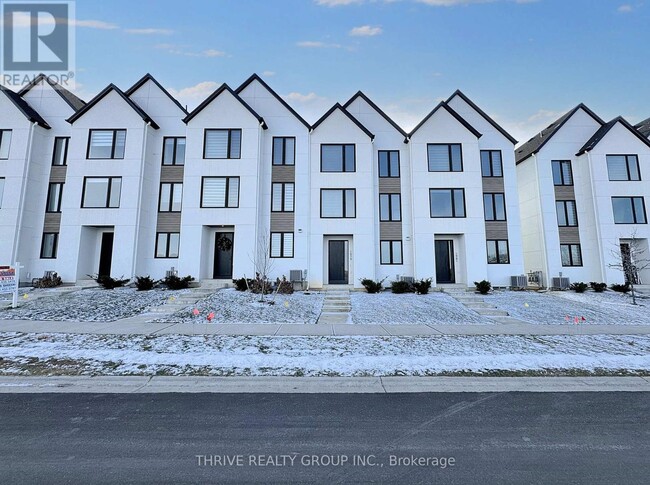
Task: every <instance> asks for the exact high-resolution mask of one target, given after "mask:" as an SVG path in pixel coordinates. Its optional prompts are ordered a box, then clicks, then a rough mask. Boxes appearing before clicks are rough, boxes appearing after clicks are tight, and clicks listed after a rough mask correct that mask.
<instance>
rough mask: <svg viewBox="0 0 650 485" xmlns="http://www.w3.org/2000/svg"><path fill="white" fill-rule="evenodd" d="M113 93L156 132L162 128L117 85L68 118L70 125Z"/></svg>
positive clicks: (111, 86)
mask: <svg viewBox="0 0 650 485" xmlns="http://www.w3.org/2000/svg"><path fill="white" fill-rule="evenodd" d="M111 91H115V92H116V93H117V94H119V95H120V97H121V98H122V99H123V100H124V101H126V103H127V104H128V105H129V106H130V107H131V108H132V109H133V111H135V112H136V113H138V115H140V117H141V118H142V119H143V120H144V121H145V122H147V123H151V126H152V127H153V128H155V129H156V130H157V129H158V128H160V127H159V126H158V124H157V123H156V122H155V121H154V120H153V119H152V118H151V116H149V115H148V114H147V113H146V112H145V111H144V110H143V109H142V108H140V106H138V105H137V104H135V102H133V100H132V99H131V98H129V97H128V96H127V95H126V94H124V92H123V91H122V90H121V89H120V88H118V87H117V86H116V85H115V84H109V85H108V86H106V87H105V88H104V89H102V91H101V92H100V93H99V94H98V95H97V96H95V97H94V98H93V99H91V100H90V101H89V102H88V103H87V104H86V106H84V107H83V108H81V109H80V110H79V111H77V112H76V113H75V114H73V115H72V116H71V117H70V118H68V120H67V121H68V123H70V124H73V123H74V122H75V121H77V120H78V119H79V118H81V117H82V116H83V115H84V114H86V113H87V112H88V111H89V110H91V109H92V108H93V107H94V106H95V105H96V104H97V103H99V102H100V101H101V100H102V99H104V97H105V96H106V95H107V94H108V93H110V92H111Z"/></svg>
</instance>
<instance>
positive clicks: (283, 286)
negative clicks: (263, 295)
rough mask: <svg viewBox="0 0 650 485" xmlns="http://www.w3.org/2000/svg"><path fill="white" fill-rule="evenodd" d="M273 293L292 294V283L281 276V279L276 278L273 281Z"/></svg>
mask: <svg viewBox="0 0 650 485" xmlns="http://www.w3.org/2000/svg"><path fill="white" fill-rule="evenodd" d="M275 291H276V293H279V294H280V295H291V294H293V283H291V281H288V280H287V277H286V276H284V275H283V276H282V279H280V278H277V279H276V280H275Z"/></svg>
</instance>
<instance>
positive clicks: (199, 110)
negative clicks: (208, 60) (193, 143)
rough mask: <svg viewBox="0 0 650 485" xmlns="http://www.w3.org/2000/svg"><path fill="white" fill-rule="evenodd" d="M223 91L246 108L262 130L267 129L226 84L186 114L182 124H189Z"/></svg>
mask: <svg viewBox="0 0 650 485" xmlns="http://www.w3.org/2000/svg"><path fill="white" fill-rule="evenodd" d="M225 91H228V92H229V93H230V94H232V95H233V96H234V97H235V99H236V100H237V101H239V102H240V103H241V104H242V106H243V107H244V108H246V109H247V110H248V111H249V112H250V113H251V114H252V115H253V116H254V117H255V118H257V121H259V122H260V125H262V128H264V129H265V130H266V129H267V128H268V127H267V126H266V122H265V121H264V118H262V117H261V116H260V115H258V114H257V113H256V112H255V110H254V109H253V108H251V107H250V105H249V104H248V103H247V102H246V101H244V100H243V99H241V98H240V97H239V95H238V94H237V93H236V92H234V91H233V90H232V89H230V86H228V85H227V84H226V83H223V84H222V85H221V86H220V87H219V88H218V89H217V90H216V91H215V92H214V93H212V94H211V95H210V96H208V97H207V98H206V99H205V100H204V101H203V102H202V103H201V104H200V105H198V106H197V107H196V108H195V109H194V111H192V112H191V113H190V114H188V115H187V116H186V117H185V118H184V119H183V122H184V123H185V124H187V123H189V121H190V120H191V119H192V118H194V117H195V116H196V115H198V114H199V113H200V112H201V111H203V109H204V108H206V107H207V106H208V105H209V104H210V103H212V101H214V100H215V99H217V98H218V97H219V96H221V94H222V93H224V92H225Z"/></svg>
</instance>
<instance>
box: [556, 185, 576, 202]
mask: <svg viewBox="0 0 650 485" xmlns="http://www.w3.org/2000/svg"><path fill="white" fill-rule="evenodd" d="M575 198H576V192H575V190H574V189H573V185H556V186H555V200H575Z"/></svg>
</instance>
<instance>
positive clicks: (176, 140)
mask: <svg viewBox="0 0 650 485" xmlns="http://www.w3.org/2000/svg"><path fill="white" fill-rule="evenodd" d="M162 164H163V165H185V137H184V136H166V137H165V138H163V155H162Z"/></svg>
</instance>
